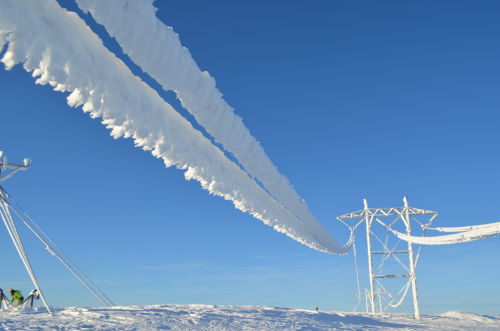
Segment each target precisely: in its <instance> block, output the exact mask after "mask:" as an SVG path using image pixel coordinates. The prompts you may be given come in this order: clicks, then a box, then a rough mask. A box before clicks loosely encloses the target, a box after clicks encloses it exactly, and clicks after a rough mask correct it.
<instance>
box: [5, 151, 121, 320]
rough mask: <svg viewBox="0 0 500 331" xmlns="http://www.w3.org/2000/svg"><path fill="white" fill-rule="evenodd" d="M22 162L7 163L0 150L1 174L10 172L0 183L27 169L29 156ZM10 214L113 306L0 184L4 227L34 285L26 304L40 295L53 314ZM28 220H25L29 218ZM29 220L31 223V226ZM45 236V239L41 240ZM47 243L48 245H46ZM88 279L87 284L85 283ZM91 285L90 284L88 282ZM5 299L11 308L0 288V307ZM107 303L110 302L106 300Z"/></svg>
mask: <svg viewBox="0 0 500 331" xmlns="http://www.w3.org/2000/svg"><path fill="white" fill-rule="evenodd" d="M23 162H24V164H22V165H20V164H14V163H9V162H8V159H7V157H3V152H2V151H0V176H1V174H2V172H5V171H6V170H8V169H10V170H11V171H10V172H8V173H7V174H5V175H3V176H1V177H0V184H1V183H2V182H3V181H5V180H7V179H9V178H10V177H12V175H13V174H14V173H16V172H17V171H19V170H27V169H28V168H29V166H30V163H31V159H24V161H23ZM13 214H14V215H15V216H17V217H18V218H19V219H20V220H21V221H22V222H23V223H24V224H25V225H26V226H27V227H28V228H29V229H30V230H31V231H32V232H33V233H34V234H35V235H36V236H37V237H38V239H40V241H42V243H43V244H45V246H46V249H47V250H48V251H49V252H50V253H51V254H52V255H54V256H56V257H57V258H58V259H59V260H60V261H61V262H62V263H63V264H64V265H65V266H66V267H67V268H68V269H69V270H70V271H71V272H73V274H74V275H75V276H76V277H77V278H78V279H79V280H80V281H81V282H82V283H83V284H84V285H85V286H86V287H87V288H88V289H89V290H90V291H92V293H93V294H94V295H95V296H96V297H97V298H98V299H99V300H101V301H102V302H103V303H104V304H105V305H106V306H108V307H110V304H111V305H113V306H114V304H113V302H112V301H111V300H110V299H109V298H108V297H107V296H106V295H105V294H104V293H103V292H102V291H101V290H100V289H99V288H98V287H97V286H96V285H95V284H94V283H93V282H92V281H91V280H90V278H88V277H87V275H85V274H84V273H83V271H82V270H80V268H78V266H76V264H75V263H74V262H73V261H71V259H70V258H69V257H68V256H67V255H66V254H65V253H64V252H63V251H62V250H61V249H60V248H59V246H57V245H56V244H55V243H54V242H53V241H52V240H51V239H50V238H49V237H48V236H47V234H45V232H43V230H42V229H41V228H40V227H39V226H38V224H36V223H35V222H34V221H33V220H32V219H31V218H30V217H29V216H28V215H27V214H26V212H25V211H24V210H23V209H22V208H21V207H20V206H19V205H18V204H17V203H16V202H15V201H14V199H12V197H11V196H10V195H9V194H8V193H7V192H6V191H5V189H4V188H3V187H2V186H1V185H0V216H1V217H2V220H3V222H4V224H5V226H6V228H7V231H8V232H9V235H10V237H11V238H12V241H13V243H14V246H15V247H16V250H17V252H18V253H19V256H20V257H21V260H22V261H23V264H24V266H25V267H26V270H27V271H28V274H29V275H30V278H31V280H32V281H33V285H34V286H35V288H36V290H33V291H31V293H30V296H29V297H28V298H27V299H26V300H25V301H24V305H26V304H28V303H29V304H31V307H33V300H34V299H38V297H41V298H42V301H43V304H44V305H45V307H46V308H47V311H48V313H49V314H51V315H52V312H51V310H50V308H49V305H48V304H47V302H46V300H45V297H44V296H43V293H42V291H41V289H40V286H39V284H38V281H37V279H36V277H35V273H34V272H33V269H32V267H31V264H30V262H29V259H28V255H27V254H26V251H25V249H24V246H23V243H22V241H21V237H20V236H19V233H18V231H17V227H16V224H15V222H14V218H13V217H12V216H13ZM27 220H28V221H29V222H28V221H27ZM30 223H31V225H30ZM44 238H45V239H44ZM48 242H50V243H51V244H49V243H48ZM56 250H58V251H59V252H60V253H61V255H63V257H64V258H63V257H61V255H59V254H58V253H57V252H56ZM69 264H72V265H73V267H74V268H75V269H77V270H78V272H77V271H75V270H74V269H73V268H72V267H71V266H70V265H69ZM83 278H85V279H86V280H87V281H85V280H84V279H83ZM87 282H88V283H87ZM89 283H90V284H91V285H90V284H89ZM96 291H98V292H100V293H101V294H102V296H104V298H106V300H107V301H106V300H105V299H103V298H102V297H101V296H100V295H99V294H97V293H96ZM2 302H4V304H5V306H6V308H7V307H10V306H9V305H8V300H7V298H6V297H5V295H4V294H3V292H1V290H0V307H1V303H2ZM108 302H109V303H110V304H109V303H108Z"/></svg>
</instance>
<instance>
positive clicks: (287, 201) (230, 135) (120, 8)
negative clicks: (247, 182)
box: [76, 0, 329, 240]
mask: <svg viewBox="0 0 500 331" xmlns="http://www.w3.org/2000/svg"><path fill="white" fill-rule="evenodd" d="M76 2H77V3H78V6H79V7H80V9H82V10H83V11H84V12H90V13H91V14H92V16H93V18H94V19H95V20H96V21H97V22H98V23H100V24H102V25H104V27H105V28H106V30H107V31H108V33H109V34H110V35H111V36H112V37H115V38H116V40H117V41H118V43H119V44H120V45H121V47H122V48H123V51H124V52H125V54H128V55H129V56H130V58H131V59H132V61H134V62H135V63H136V64H137V65H139V66H140V67H141V68H142V70H144V71H145V72H147V73H148V74H149V75H150V76H151V77H153V78H154V79H155V80H156V81H158V82H159V83H160V84H161V85H162V86H163V89H165V90H173V91H175V92H176V93H177V97H178V98H179V99H180V101H181V104H182V106H183V107H184V108H186V109H187V110H188V111H189V112H190V113H191V114H192V115H194V117H195V119H196V121H197V122H198V123H199V124H200V125H202V126H203V127H204V128H205V129H206V131H207V132H208V133H209V134H210V135H212V136H213V137H214V138H215V141H216V142H218V143H221V144H222V145H223V146H224V148H225V149H226V150H228V151H229V152H230V153H232V154H233V155H234V156H235V157H236V159H237V160H238V161H239V162H240V163H241V165H242V166H243V168H244V169H245V171H247V172H248V173H249V174H250V175H251V176H253V177H255V178H257V179H258V180H260V181H261V182H262V184H263V185H264V187H265V188H266V189H267V190H268V192H269V193H270V194H271V195H272V196H273V197H275V198H276V199H277V200H278V201H279V202H281V203H282V204H283V205H284V206H285V207H286V208H287V209H288V210H289V211H290V212H291V213H292V214H293V215H295V216H298V217H299V219H300V221H301V222H302V223H304V225H305V226H306V227H308V228H310V229H311V230H313V232H316V233H317V234H318V236H320V237H324V238H323V239H324V240H327V237H328V236H329V235H328V231H327V230H326V229H325V227H324V226H323V225H322V224H321V223H320V222H319V221H318V220H317V219H316V217H315V216H314V215H313V214H312V213H311V211H310V210H309V207H308V206H307V203H306V202H305V201H304V200H303V199H301V198H300V196H299V195H298V194H297V192H296V191H295V189H294V188H293V187H292V186H291V185H290V182H289V180H288V179H287V178H286V177H285V176H283V175H282V174H280V173H279V171H278V169H277V168H276V166H275V165H274V164H273V163H272V162H271V160H270V159H269V157H268V156H267V155H266V153H265V152H264V149H263V148H262V147H261V146H260V144H259V143H258V142H257V140H256V139H255V138H254V137H253V136H252V135H251V134H250V132H249V131H248V129H247V128H246V127H245V125H244V124H243V122H242V120H241V118H240V117H239V116H237V115H235V114H234V112H233V108H231V107H230V106H229V105H228V104H227V103H226V101H225V100H224V99H222V93H220V92H219V90H218V89H217V88H216V87H215V79H214V78H212V77H211V76H210V75H209V74H208V72H206V71H205V72H201V71H200V69H199V68H198V66H197V64H196V63H195V61H194V60H193V58H192V57H191V54H190V53H189V51H188V49H187V48H185V47H182V45H181V42H180V40H179V36H178V35H177V34H176V33H175V32H174V31H173V30H172V29H171V28H170V27H167V26H166V25H165V24H163V22H161V21H160V20H159V19H158V18H157V17H156V15H155V12H156V10H157V9H156V8H155V7H154V6H153V4H152V3H153V0H135V1H130V0H107V1H102V0H76Z"/></svg>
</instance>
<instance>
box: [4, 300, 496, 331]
mask: <svg viewBox="0 0 500 331" xmlns="http://www.w3.org/2000/svg"><path fill="white" fill-rule="evenodd" d="M311 308H312V307H311ZM53 311H54V316H49V315H48V314H47V310H46V309H45V308H36V309H32V310H31V309H25V310H17V311H1V312H0V324H1V325H2V326H3V327H7V325H8V328H9V329H12V330H110V331H111V330H123V331H126V330H130V331H133V330H193V331H195V330H221V331H222V330H228V331H232V330H310V331H327V330H351V331H364V330H372V331H382V330H383V331H388V330H432V331H437V330H440V331H445V330H446V331H448V330H449V331H462V330H463V331H470V330H483V331H489V330H491V331H493V330H495V331H496V330H498V329H499V328H500V318H499V317H500V316H481V315H475V314H472V313H466V312H448V313H444V314H441V315H427V316H426V315H423V316H422V320H421V321H418V322H417V321H415V319H414V318H413V317H412V316H410V315H406V314H387V313H386V314H380V315H375V316H372V315H370V314H366V313H364V314H363V313H350V312H349V313H347V312H342V313H341V312H335V311H320V312H319V313H317V312H316V311H311V310H305V309H293V308H280V307H262V306H214V305H150V306H122V307H116V308H81V307H69V308H53Z"/></svg>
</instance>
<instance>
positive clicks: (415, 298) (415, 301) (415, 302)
mask: <svg viewBox="0 0 500 331" xmlns="http://www.w3.org/2000/svg"><path fill="white" fill-rule="evenodd" d="M403 201H404V203H405V217H403V219H404V221H405V224H406V234H407V235H409V236H411V223H410V207H409V206H408V197H404V198H403ZM408 255H409V257H410V273H411V274H410V277H411V290H412V292H413V307H414V308H415V319H416V320H417V321H420V308H419V306H418V293H417V275H416V274H415V261H414V258H413V245H412V243H411V242H408Z"/></svg>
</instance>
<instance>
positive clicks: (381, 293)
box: [337, 197, 439, 320]
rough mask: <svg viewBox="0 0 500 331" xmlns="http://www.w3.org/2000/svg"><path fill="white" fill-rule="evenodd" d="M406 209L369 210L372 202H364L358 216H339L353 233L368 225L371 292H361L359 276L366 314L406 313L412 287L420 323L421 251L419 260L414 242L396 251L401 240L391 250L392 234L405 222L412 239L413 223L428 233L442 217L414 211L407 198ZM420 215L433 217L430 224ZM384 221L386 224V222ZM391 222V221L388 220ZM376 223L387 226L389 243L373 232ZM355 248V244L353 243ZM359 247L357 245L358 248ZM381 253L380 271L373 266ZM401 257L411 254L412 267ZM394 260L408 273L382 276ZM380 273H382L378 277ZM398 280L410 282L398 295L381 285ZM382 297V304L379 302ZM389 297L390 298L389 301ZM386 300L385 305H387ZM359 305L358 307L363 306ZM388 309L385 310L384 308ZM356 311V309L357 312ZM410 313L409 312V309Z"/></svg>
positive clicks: (414, 304) (410, 262) (415, 209)
mask: <svg viewBox="0 0 500 331" xmlns="http://www.w3.org/2000/svg"><path fill="white" fill-rule="evenodd" d="M403 200H404V206H403V207H391V208H368V201H367V200H366V199H365V200H364V205H365V208H364V209H363V210H360V211H357V212H354V213H349V214H346V215H342V216H339V217H337V218H338V219H339V220H340V221H341V222H342V223H344V224H345V225H347V226H348V227H349V228H350V229H351V232H354V231H355V230H356V228H357V227H358V226H359V225H360V224H361V223H362V222H365V225H366V240H367V247H368V273H369V278H370V289H369V290H368V289H366V290H365V291H364V292H361V291H360V289H359V277H358V298H359V302H361V301H362V300H363V299H365V301H366V305H367V308H366V311H369V310H371V312H372V314H375V313H376V312H377V311H379V312H383V311H385V310H386V309H388V308H389V307H401V308H402V309H403V310H405V309H404V308H403V307H402V306H401V303H402V302H403V300H404V298H405V296H406V294H407V292H408V289H409V287H410V285H411V288H412V293H413V306H414V310H415V318H416V319H417V320H419V319H420V308H419V303H418V292H417V276H416V272H415V269H416V266H417V261H418V256H419V254H420V248H419V250H418V253H417V257H416V258H415V256H414V252H413V244H412V243H411V242H408V249H406V250H401V249H398V250H396V247H397V245H398V244H399V243H400V241H401V239H399V241H398V242H397V243H396V244H395V245H394V246H393V247H389V245H388V239H389V234H390V233H392V232H393V230H392V228H393V227H394V226H395V224H397V222H398V221H399V223H401V221H402V222H403V223H404V225H405V228H406V235H407V236H411V223H412V222H411V220H415V221H417V222H418V223H419V224H420V226H421V227H422V229H423V230H424V234H425V230H427V228H428V227H429V226H430V225H431V223H432V221H433V220H434V218H435V217H436V216H437V215H438V214H439V213H438V212H435V211H430V210H425V209H419V208H414V207H410V206H409V205H408V199H407V197H405V198H404V199H403ZM419 216H427V217H430V220H429V221H428V222H427V224H423V223H422V222H420V221H419V220H418V219H417V217H419ZM349 219H361V220H360V221H359V222H357V223H356V225H354V226H351V225H349V224H348V223H347V222H348V220H349ZM382 219H383V220H384V221H382ZM387 220H389V222H388V221H387ZM373 221H375V223H376V224H380V225H383V226H384V227H386V228H387V232H386V239H385V241H382V240H381V239H380V238H379V237H378V236H377V235H376V234H375V233H374V232H373V230H372V225H373ZM372 239H375V240H376V242H378V243H380V244H381V245H382V247H383V250H381V251H375V250H372ZM353 245H355V244H353ZM354 247H355V246H354ZM354 254H356V250H355V248H354ZM377 254H383V258H382V262H381V264H380V266H379V267H378V268H377V269H374V267H373V258H372V257H373V255H377ZM397 254H398V255H399V254H408V264H407V263H404V262H403V261H402V260H401V259H400V258H398V256H397ZM391 256H392V257H394V259H395V260H396V261H397V262H398V263H399V264H400V265H401V266H402V267H403V268H404V270H406V273H405V274H382V268H383V265H384V263H385V262H386V261H387V259H388V258H389V257H391ZM356 264H357V259H356ZM356 272H357V265H356ZM377 272H379V273H378V274H377ZM391 278H392V279H394V278H408V281H407V282H406V284H405V285H404V286H403V288H402V289H401V290H400V291H399V293H398V294H397V295H395V296H393V295H391V293H390V292H389V291H387V290H386V289H385V288H384V287H383V286H382V284H381V280H382V279H391ZM375 285H377V288H375ZM377 298H378V302H377ZM386 298H388V299H386ZM384 300H385V302H383V301H384ZM359 302H358V305H359ZM384 306H385V307H384ZM356 308H357V306H356ZM356 308H355V310H356ZM405 311H406V310H405Z"/></svg>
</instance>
